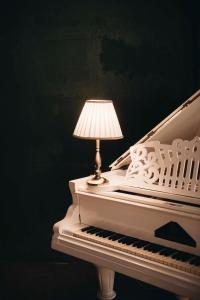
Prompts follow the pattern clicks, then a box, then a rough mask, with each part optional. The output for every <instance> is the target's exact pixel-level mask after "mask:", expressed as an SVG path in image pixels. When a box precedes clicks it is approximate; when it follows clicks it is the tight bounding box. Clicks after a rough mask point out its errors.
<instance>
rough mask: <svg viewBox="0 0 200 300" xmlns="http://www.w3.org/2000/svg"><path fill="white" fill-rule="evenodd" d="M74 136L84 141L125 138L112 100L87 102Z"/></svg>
mask: <svg viewBox="0 0 200 300" xmlns="http://www.w3.org/2000/svg"><path fill="white" fill-rule="evenodd" d="M73 135H74V136H75V137H78V138H83V139H101V140H107V139H108V140H113V139H120V138H123V135H122V132H121V128H120V125H119V121H118V119H117V115H116V112H115V109H114V106H113V102H112V101H111V100H98V99H92V100H87V101H86V102H85V105H84V107H83V109H82V112H81V115H80V117H79V119H78V123H77V125H76V128H75V130H74V133H73Z"/></svg>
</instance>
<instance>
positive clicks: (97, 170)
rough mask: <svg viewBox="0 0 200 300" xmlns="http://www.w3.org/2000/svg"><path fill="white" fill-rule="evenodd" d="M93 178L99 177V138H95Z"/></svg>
mask: <svg viewBox="0 0 200 300" xmlns="http://www.w3.org/2000/svg"><path fill="white" fill-rule="evenodd" d="M95 167H96V170H95V179H99V178H100V177H101V155H100V140H99V139H97V140H96V156H95Z"/></svg>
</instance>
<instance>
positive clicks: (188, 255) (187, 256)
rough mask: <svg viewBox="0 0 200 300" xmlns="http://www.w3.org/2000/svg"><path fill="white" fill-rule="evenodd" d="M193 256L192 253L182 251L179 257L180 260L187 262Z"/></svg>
mask: <svg viewBox="0 0 200 300" xmlns="http://www.w3.org/2000/svg"><path fill="white" fill-rule="evenodd" d="M192 257H193V255H192V254H189V253H186V252H182V255H181V258H180V260H181V261H183V262H187V261H189V260H190V259H191V258H192Z"/></svg>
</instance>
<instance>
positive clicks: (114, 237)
mask: <svg viewBox="0 0 200 300" xmlns="http://www.w3.org/2000/svg"><path fill="white" fill-rule="evenodd" d="M122 237H124V235H122V234H119V233H116V234H113V235H112V236H110V237H109V240H111V241H117V240H119V239H120V238H122Z"/></svg>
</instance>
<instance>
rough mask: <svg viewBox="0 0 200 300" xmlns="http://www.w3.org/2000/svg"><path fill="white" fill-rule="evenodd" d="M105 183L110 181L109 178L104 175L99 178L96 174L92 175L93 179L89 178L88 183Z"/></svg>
mask: <svg viewBox="0 0 200 300" xmlns="http://www.w3.org/2000/svg"><path fill="white" fill-rule="evenodd" d="M104 183H108V179H106V178H104V177H99V178H97V177H96V176H94V177H92V178H91V179H89V180H88V181H87V184H88V185H101V184H104Z"/></svg>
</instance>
